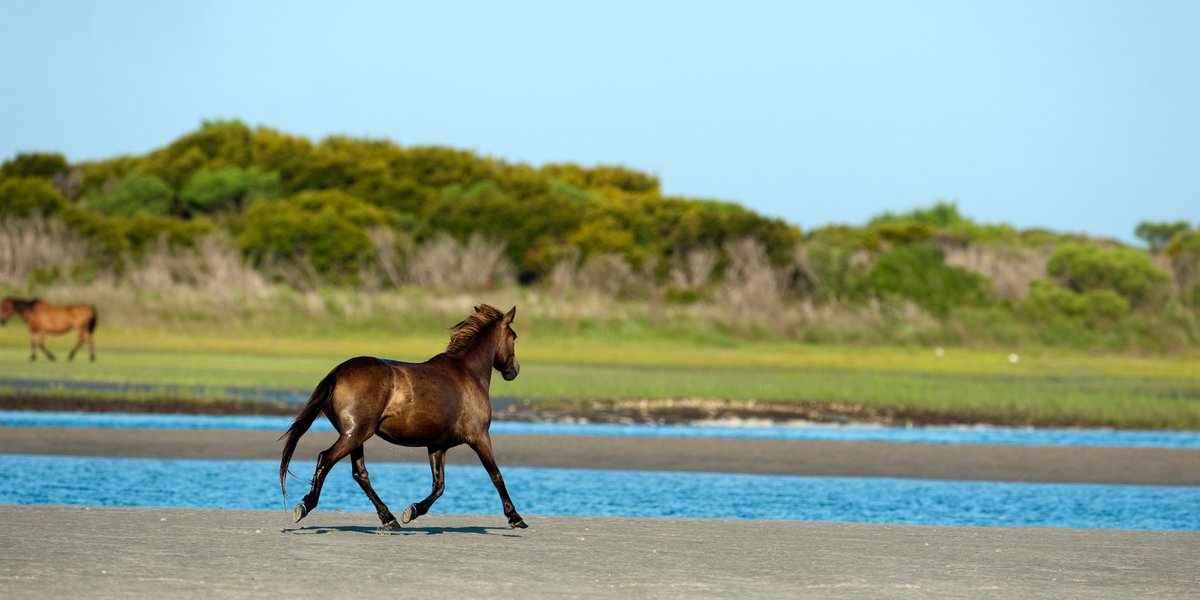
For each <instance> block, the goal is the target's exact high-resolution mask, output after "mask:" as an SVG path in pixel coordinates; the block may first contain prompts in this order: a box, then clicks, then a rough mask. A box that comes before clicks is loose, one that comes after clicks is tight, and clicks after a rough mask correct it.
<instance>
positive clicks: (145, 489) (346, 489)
mask: <svg viewBox="0 0 1200 600" xmlns="http://www.w3.org/2000/svg"><path fill="white" fill-rule="evenodd" d="M295 467H296V472H297V473H298V474H301V475H303V476H305V477H307V475H308V472H309V471H308V469H310V468H311V467H312V465H311V464H306V463H297V464H296V465H295ZM278 469H279V464H278V463H277V462H275V461H266V460H179V459H172V460H167V459H144V458H81V457H68V456H28V455H3V454H0V503H5V504H69V505H88V506H140V507H165V508H170V507H190V508H228V509H263V510H283V508H284V506H285V505H284V503H283V500H282V498H281V496H280V492H279V488H278V486H277V480H278V479H277V473H278ZM504 477H505V480H506V482H507V484H508V489H509V492H510V494H511V495H512V497H513V501H514V502H515V503H516V506H517V509H518V510H519V511H521V512H522V513H523V514H525V515H568V516H636V517H695V518H740V519H784V520H805V521H847V522H860V523H901V524H914V525H995V526H1028V527H1074V528H1122V529H1152V530H1191V531H1197V530H1200V488H1195V487H1166V486H1123V485H1095V484H1046V483H1036V484H1034V483H997V482H978V481H926V480H912V479H887V478H882V479H873V478H872V479H864V478H852V477H781V476H761V475H736V474H716V473H674V472H644V471H603V470H586V471H585V470H578V469H550V468H517V467H510V468H507V469H504ZM371 481H372V482H373V483H374V485H375V488H376V490H377V491H378V492H379V493H380V495H381V496H382V497H383V498H384V501H385V502H388V503H389V505H390V506H391V508H392V509H393V511H399V510H403V508H404V507H405V506H407V505H408V504H410V503H412V502H414V501H416V500H420V499H421V498H424V497H425V495H426V494H427V493H428V490H429V485H430V477H429V469H428V467H427V466H425V465H408V464H398V463H381V464H376V465H372V466H371ZM289 486H290V492H291V496H292V499H293V502H295V501H297V500H298V498H299V497H301V496H302V495H303V494H304V493H305V492H307V488H308V486H307V482H306V481H304V480H301V479H299V478H295V477H294V478H292V479H291V481H289ZM288 508H289V509H290V505H289V507H288ZM322 510H348V511H373V508H372V506H371V504H370V502H369V501H368V500H367V499H366V497H365V495H364V494H363V493H362V491H361V490H360V489H359V487H358V485H357V484H356V483H355V482H354V481H353V479H352V478H351V477H350V470H349V467H348V466H347V465H345V464H339V465H337V466H336V467H335V468H334V469H333V471H332V472H331V473H330V475H329V478H328V479H327V480H326V484H325V489H324V492H323V494H322V497H321V506H320V507H319V508H318V514H315V515H313V516H311V517H309V518H310V519H311V520H312V521H313V522H319V521H320V516H319V512H320V511H322ZM433 512H435V513H437V512H442V513H474V514H486V515H492V517H491V518H493V519H494V520H495V521H496V522H497V523H503V516H502V515H501V514H500V512H501V511H500V501H499V500H498V498H497V495H496V492H495V490H494V489H493V488H492V485H491V481H490V480H489V479H488V477H487V474H486V473H485V472H484V470H483V468H481V467H474V466H457V465H449V466H447V467H446V492H445V495H444V496H442V498H441V499H440V500H439V501H438V503H437V504H436V505H434V509H433ZM364 519H365V520H366V521H365V522H364V525H370V524H372V523H373V522H374V519H375V517H374V516H373V515H370V516H366V517H364ZM280 521H281V522H287V521H286V520H285V517H284V516H282V515H281V517H280ZM530 521H531V522H532V523H534V524H536V519H530Z"/></svg>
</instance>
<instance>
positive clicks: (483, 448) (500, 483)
mask: <svg viewBox="0 0 1200 600" xmlns="http://www.w3.org/2000/svg"><path fill="white" fill-rule="evenodd" d="M471 449H472V450H474V451H475V454H478V455H479V462H481V463H483V468H484V469H487V472H488V475H490V476H491V478H492V485H494V486H496V491H497V492H498V493H499V494H500V502H502V503H503V504H504V516H506V517H508V526H509V527H513V528H517V527H520V528H522V529H524V528H526V527H528V525H526V524H525V519H522V518H521V515H519V514H517V509H516V507H514V506H513V503H512V500H511V499H510V498H509V497H508V490H507V489H506V488H505V487H504V477H503V476H502V475H500V467H497V466H496V459H495V457H493V456H492V438H491V436H490V435H488V434H486V433H485V434H484V435H483V437H482V438H480V439H479V440H477V441H475V442H471Z"/></svg>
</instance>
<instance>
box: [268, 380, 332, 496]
mask: <svg viewBox="0 0 1200 600" xmlns="http://www.w3.org/2000/svg"><path fill="white" fill-rule="evenodd" d="M335 373H336V370H334V371H331V372H330V373H329V374H328V375H326V376H325V379H322V380H321V383H318V384H317V387H316V389H314V390H313V393H312V396H309V398H308V404H305V405H304V408H303V409H301V410H300V414H298V415H296V418H295V419H294V420H292V425H291V427H288V430H287V431H286V432H285V433H284V434H283V435H281V436H279V439H281V440H282V439H283V438H287V441H286V442H284V444H283V459H282V460H280V461H279V489H280V490H282V491H283V496H284V498H287V473H288V463H290V462H292V454H295V452H296V444H297V443H299V442H300V436H302V435H304V434H305V432H307V431H308V428H309V427H312V424H313V421H315V420H317V415H319V414H321V409H323V408H325V404H326V403H327V402H328V401H329V397H330V396H331V395H332V394H333V387H334V385H336V384H337V376H336V375H335Z"/></svg>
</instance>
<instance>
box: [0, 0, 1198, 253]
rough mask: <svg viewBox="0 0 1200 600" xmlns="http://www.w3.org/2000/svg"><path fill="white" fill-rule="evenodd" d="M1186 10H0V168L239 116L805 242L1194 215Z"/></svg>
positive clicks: (720, 5) (412, 6)
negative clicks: (624, 190) (955, 210)
mask: <svg viewBox="0 0 1200 600" xmlns="http://www.w3.org/2000/svg"><path fill="white" fill-rule="evenodd" d="M1197 32H1200V2H1195V1H1178V2H1170V1H1158V0H1145V1H1132V0H1130V1H1125V2H1102V1H1083V2H1067V1H1044V0H1042V1H1034V2H1024V1H1012V0H1005V1H1000V2H990V1H976V0H971V1H962V0H954V1H948V2H927V1H921V0H910V1H905V2H898V1H897V2H854V1H839V2H820V3H807V2H736V1H735V2H695V1H688V2H652V1H649V0H639V1H633V2H624V1H620V2H608V1H604V2H589V3H581V2H561V1H555V2H525V1H518V0H509V1H505V2H441V3H437V2H388V1H353V0H351V1H342V2H309V1H291V2H283V1H281V2H250V1H245V2H243V1H205V2H187V3H185V2H172V1H161V0H136V1H120V0H113V1H106V2H99V1H97V2H83V1H63V0H33V1H26V0H0V85H2V88H0V159H7V158H10V157H12V156H13V155H15V154H16V153H17V152H22V151H35V150H43V151H45V150H50V151H59V152H63V153H64V154H66V156H67V157H68V159H70V160H72V161H78V160H84V159H95V158H104V157H109V156H113V155H116V154H123V153H144V152H146V151H148V150H151V149H153V148H156V147H160V146H163V145H165V144H167V143H169V142H170V141H171V140H173V139H175V138H176V137H178V136H179V135H181V134H183V133H185V132H188V131H191V130H193V129H195V128H196V127H198V126H199V124H200V122H201V121H202V120H204V119H216V118H238V119H241V120H243V121H245V122H247V123H249V124H251V125H267V126H270V127H274V128H277V129H281V130H284V131H287V132H290V133H295V134H301V135H306V136H309V137H311V138H313V139H314V140H315V139H319V138H320V137H322V136H325V135H328V134H334V133H339V134H349V135H355V136H370V137H373V138H386V139H390V140H393V141H395V142H397V143H399V144H402V145H406V146H407V145H415V144H440V145H448V146H454V147H459V148H466V149H471V150H475V151H477V152H480V153H482V154H486V155H491V156H495V157H498V158H503V159H507V160H511V161H526V162H531V163H535V164H540V163H544V162H577V163H582V164H596V163H607V164H623V165H627V166H631V167H634V168H638V169H642V170H645V171H649V172H652V173H655V174H657V175H658V176H659V177H660V178H661V180H662V183H663V189H664V191H665V192H667V193H669V194H678V195H684V196H689V197H705V198H719V199H726V200H734V201H737V202H740V203H742V204H745V205H747V206H749V207H752V208H754V209H756V210H758V211H760V212H763V213H765V214H769V215H773V216H779V217H783V218H784V219H786V220H788V221H789V222H792V223H795V224H798V225H800V226H802V227H805V228H812V227H815V226H819V225H823V224H827V223H837V222H842V223H862V222H864V221H865V220H866V219H867V218H868V217H870V216H871V215H874V214H877V213H879V212H881V211H884V210H893V211H895V210H906V209H909V208H913V207H916V206H925V205H929V204H931V203H933V202H934V201H936V200H939V199H947V200H956V201H957V202H958V204H959V207H960V209H961V210H962V211H963V212H964V213H966V214H967V215H969V216H972V217H974V218H976V219H979V220H982V221H988V222H1007V223H1011V224H1013V225H1016V226H1018V227H1022V228H1026V227H1035V226H1037V227H1048V228H1052V229H1056V230H1060V231H1082V232H1087V233H1091V234H1095V235H1104V236H1110V237H1118V238H1122V239H1125V240H1130V239H1132V230H1133V228H1134V226H1135V225H1136V224H1137V222H1139V221H1142V220H1177V219H1187V220H1189V221H1192V222H1193V223H1196V222H1200V34H1198V33H1197Z"/></svg>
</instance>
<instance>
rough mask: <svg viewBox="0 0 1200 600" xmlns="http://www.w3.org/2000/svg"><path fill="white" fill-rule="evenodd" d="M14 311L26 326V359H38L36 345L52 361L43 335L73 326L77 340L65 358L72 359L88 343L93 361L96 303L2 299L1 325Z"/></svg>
mask: <svg viewBox="0 0 1200 600" xmlns="http://www.w3.org/2000/svg"><path fill="white" fill-rule="evenodd" d="M14 314H16V315H20V316H21V318H22V319H24V320H25V324H26V325H28V326H29V360H37V351H38V348H41V349H42V352H45V353H46V358H48V359H50V360H54V355H53V354H51V353H50V350H48V349H47V348H46V334H47V333H54V334H59V333H66V332H68V331H70V330H71V328H72V327H74V328H75V329H77V330H79V341H78V342H76V344H75V347H74V348H72V349H71V353H70V354H68V355H67V360H74V359H75V353H76V352H78V351H79V349H80V348H81V347H83V345H84V344H85V343H86V344H87V345H88V355H89V358H90V359H91V360H96V344H95V342H94V341H93V340H92V333H93V332H95V331H96V307H95V306H92V305H90V304H65V305H58V304H50V303H49V302H45V301H43V300H40V299H38V298H34V299H32V300H22V299H20V298H5V299H4V302H3V304H0V325H3V324H5V323H8V320H9V319H11V318H12V316H13V315H14Z"/></svg>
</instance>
